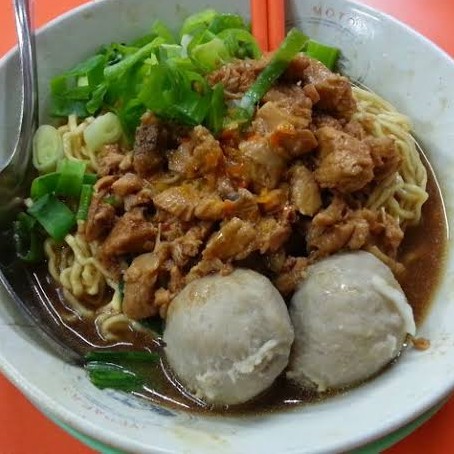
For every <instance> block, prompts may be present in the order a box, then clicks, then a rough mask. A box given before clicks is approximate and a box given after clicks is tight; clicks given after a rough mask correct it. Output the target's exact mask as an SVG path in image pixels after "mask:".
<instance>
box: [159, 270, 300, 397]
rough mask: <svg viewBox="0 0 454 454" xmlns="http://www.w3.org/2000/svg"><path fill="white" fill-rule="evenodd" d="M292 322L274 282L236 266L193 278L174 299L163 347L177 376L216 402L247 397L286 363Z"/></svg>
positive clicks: (263, 387)
mask: <svg viewBox="0 0 454 454" xmlns="http://www.w3.org/2000/svg"><path fill="white" fill-rule="evenodd" d="M293 337H294V336H293V328H292V325H291V323H290V317H289V315H288V312H287V307H286V305H285V302H284V300H283V299H282V297H281V295H280V294H279V292H278V291H277V290H276V288H275V287H274V286H273V285H272V284H271V282H270V281H269V280H268V279H267V278H266V277H264V276H262V275H261V274H259V273H256V272H254V271H251V270H244V269H238V270H235V271H234V272H233V273H231V274H230V275H228V276H221V275H211V276H206V277H204V278H201V279H198V280H195V281H192V282H191V283H189V284H188V285H187V286H186V287H185V288H184V289H183V290H182V291H181V292H180V293H179V294H178V295H177V297H176V298H175V299H174V300H173V302H172V304H171V305H170V308H169V312H168V315H167V320H166V328H165V331H164V342H165V344H166V346H165V353H166V357H167V361H168V363H169V365H170V367H171V368H172V369H173V372H174V373H175V375H176V377H177V379H178V380H179V381H180V382H181V383H182V384H183V386H185V387H186V388H187V389H188V390H189V391H190V392H191V393H193V394H194V395H195V396H196V397H198V398H199V399H202V400H203V401H205V402H207V403H209V404H213V405H233V404H240V403H243V402H246V401H248V400H250V399H252V398H254V397H255V396H257V395H258V394H260V393H261V392H262V391H264V390H266V389H267V388H268V387H269V386H270V385H271V384H272V383H273V381H274V380H275V378H276V377H277V376H278V375H279V374H280V373H281V372H282V371H283V370H284V369H285V367H286V366H287V364H288V358H289V354H290V348H291V345H292V342H293Z"/></svg>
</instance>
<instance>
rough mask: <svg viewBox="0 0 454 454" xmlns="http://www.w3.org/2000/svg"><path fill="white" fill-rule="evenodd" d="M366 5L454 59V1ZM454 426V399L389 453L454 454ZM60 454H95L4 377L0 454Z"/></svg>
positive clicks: (5, 12) (50, 6) (63, 5)
mask: <svg viewBox="0 0 454 454" xmlns="http://www.w3.org/2000/svg"><path fill="white" fill-rule="evenodd" d="M125 1H127V0H125ZM11 3H12V2H11V1H10V0H0V5H1V12H0V37H1V38H0V56H1V55H3V54H4V53H5V52H6V51H7V50H8V49H9V48H11V47H12V46H13V44H14V42H15V31H14V21H13V12H12V7H11ZM82 3H86V0H58V1H56V0H36V1H35V22H36V26H40V25H42V24H44V23H46V22H47V21H49V20H51V19H52V18H54V17H56V16H58V15H60V14H62V13H63V12H65V11H67V10H69V9H70V8H73V7H75V6H77V5H80V4H82ZM362 3H365V4H368V5H370V6H373V7H375V8H377V9H379V10H381V11H384V12H386V13H389V14H391V15H393V16H395V17H396V18H398V19H400V20H402V21H403V22H405V23H407V24H408V25H410V26H411V27H413V28H415V29H416V30H418V31H419V32H420V33H422V34H423V35H425V36H427V37H428V38H429V39H431V40H432V41H434V42H435V43H437V44H438V45H439V46H440V47H441V48H442V49H444V50H445V51H446V52H448V53H449V54H450V55H452V56H454V33H453V31H452V23H453V21H454V1H453V0H362ZM0 99H1V95H0ZM0 102H1V101H0ZM453 422H454V397H453V398H451V400H450V401H449V402H448V403H447V404H446V405H445V406H444V407H443V408H442V409H441V410H440V411H439V412H438V413H437V414H436V415H435V416H434V417H433V418H432V419H431V420H430V421H429V422H427V423H426V424H424V425H423V426H422V427H421V428H419V429H418V430H416V431H415V432H414V433H413V434H412V435H410V436H409V437H407V438H406V439H405V440H403V441H401V442H400V443H398V444H397V445H395V446H394V447H392V448H391V449H389V450H387V451H386V453H387V454H419V453H421V454H440V453H443V454H444V453H451V452H453V453H454V434H453V432H452V427H453ZM60 452H63V453H65V454H92V453H93V452H94V451H92V450H91V449H89V448H87V447H85V446H83V445H82V444H81V443H80V442H78V441H77V440H75V439H74V438H72V437H71V436H70V435H68V434H66V433H65V432H64V431H63V430H62V429H60V428H59V427H57V426H56V425H55V424H54V423H53V422H51V421H50V420H48V419H47V418H46V417H45V416H44V415H42V414H41V413H40V412H39V411H38V410H37V409H36V408H35V407H33V405H32V404H30V403H29V402H28V401H27V400H26V399H25V398H24V397H23V395H22V394H21V393H20V392H19V391H18V390H17V389H16V388H14V386H12V385H11V384H10V383H9V382H8V381H7V380H6V379H5V378H4V377H2V376H1V375H0V453H1V454H28V453H33V454H48V453H60Z"/></svg>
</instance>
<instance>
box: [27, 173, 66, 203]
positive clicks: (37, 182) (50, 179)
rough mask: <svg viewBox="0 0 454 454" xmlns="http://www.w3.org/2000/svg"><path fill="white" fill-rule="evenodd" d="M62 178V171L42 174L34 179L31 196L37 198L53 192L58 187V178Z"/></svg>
mask: <svg viewBox="0 0 454 454" xmlns="http://www.w3.org/2000/svg"><path fill="white" fill-rule="evenodd" d="M59 179H60V172H51V173H48V174H47V175H41V176H40V177H37V178H35V179H34V180H33V181H32V186H31V188H30V197H31V198H32V199H33V200H37V199H39V198H40V197H42V196H43V195H46V194H51V193H53V192H54V191H55V188H56V187H57V184H58V180H59Z"/></svg>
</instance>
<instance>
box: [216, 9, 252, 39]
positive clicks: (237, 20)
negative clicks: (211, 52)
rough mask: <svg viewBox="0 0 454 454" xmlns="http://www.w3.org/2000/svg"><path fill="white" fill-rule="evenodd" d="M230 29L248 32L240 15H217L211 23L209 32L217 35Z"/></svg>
mask: <svg viewBox="0 0 454 454" xmlns="http://www.w3.org/2000/svg"><path fill="white" fill-rule="evenodd" d="M228 28H241V29H243V30H247V27H246V24H245V23H244V20H243V18H242V17H241V16H239V15H238V14H217V15H216V16H215V17H214V18H213V20H212V21H211V24H210V25H209V27H208V30H209V31H210V32H212V33H214V34H215V35H217V34H218V33H220V32H222V31H223V30H226V29H228Z"/></svg>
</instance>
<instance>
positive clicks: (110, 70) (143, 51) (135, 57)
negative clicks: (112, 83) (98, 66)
mask: <svg viewBox="0 0 454 454" xmlns="http://www.w3.org/2000/svg"><path fill="white" fill-rule="evenodd" d="M164 43H165V40H164V39H163V38H161V37H159V36H158V37H157V38H155V39H154V40H153V41H151V43H148V44H145V46H143V47H141V48H140V49H138V50H137V51H136V52H135V53H133V54H129V55H127V56H126V57H125V58H124V59H123V60H121V61H119V62H118V63H116V64H114V65H111V66H107V67H106V69H105V70H104V75H105V77H106V79H107V80H113V79H116V78H117V79H120V78H122V77H123V76H124V75H125V73H126V72H127V71H129V70H130V69H131V68H132V67H133V66H134V65H135V64H136V63H139V62H140V61H141V60H144V59H145V58H147V57H149V56H150V55H151V53H152V52H153V51H154V50H155V49H156V48H157V47H158V46H159V45H161V44H164Z"/></svg>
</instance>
